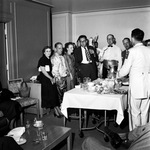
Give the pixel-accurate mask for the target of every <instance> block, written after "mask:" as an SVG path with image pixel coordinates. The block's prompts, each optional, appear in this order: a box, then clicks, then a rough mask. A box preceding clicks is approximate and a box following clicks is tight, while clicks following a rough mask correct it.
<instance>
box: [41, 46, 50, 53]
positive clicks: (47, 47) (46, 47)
mask: <svg viewBox="0 0 150 150" xmlns="http://www.w3.org/2000/svg"><path fill="white" fill-rule="evenodd" d="M46 49H50V50H51V51H52V48H51V47H50V46H45V47H44V48H43V49H42V54H44V53H45V50H46Z"/></svg>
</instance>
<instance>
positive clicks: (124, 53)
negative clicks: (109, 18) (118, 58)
mask: <svg viewBox="0 0 150 150" xmlns="http://www.w3.org/2000/svg"><path fill="white" fill-rule="evenodd" d="M122 43H123V46H124V47H125V50H124V51H122V53H121V55H122V65H123V64H124V61H125V59H126V58H127V57H128V54H129V49H130V48H131V47H132V44H131V41H130V39H129V38H127V37H126V38H124V39H123V40H122Z"/></svg>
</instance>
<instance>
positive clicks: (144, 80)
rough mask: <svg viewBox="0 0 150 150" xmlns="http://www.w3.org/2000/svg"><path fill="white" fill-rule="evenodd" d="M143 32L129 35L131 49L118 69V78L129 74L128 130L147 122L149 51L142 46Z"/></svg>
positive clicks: (149, 79)
mask: <svg viewBox="0 0 150 150" xmlns="http://www.w3.org/2000/svg"><path fill="white" fill-rule="evenodd" d="M143 38H144V32H143V31H142V30H140V29H138V28H137V29H134V30H133V31H132V33H131V41H132V44H133V46H134V47H133V48H131V49H130V52H129V55H128V58H127V59H126V61H125V63H124V65H123V67H122V68H121V69H120V71H119V73H118V76H119V77H123V76H126V75H127V74H128V73H129V130H130V131H132V130H133V129H135V128H136V127H138V126H141V125H145V124H146V123H147V122H148V121H149V106H150V101H149V92H150V91H149V90H150V50H149V48H147V47H146V46H144V45H143V43H142V41H143Z"/></svg>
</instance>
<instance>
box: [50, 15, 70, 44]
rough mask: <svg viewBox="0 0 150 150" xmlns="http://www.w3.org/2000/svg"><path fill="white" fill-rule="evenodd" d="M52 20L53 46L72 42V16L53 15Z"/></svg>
mask: <svg viewBox="0 0 150 150" xmlns="http://www.w3.org/2000/svg"><path fill="white" fill-rule="evenodd" d="M52 20H53V21H52V28H53V30H52V32H53V45H54V44H55V43H56V42H62V43H63V44H64V43H66V42H69V41H72V14H70V13H64V14H59V15H52Z"/></svg>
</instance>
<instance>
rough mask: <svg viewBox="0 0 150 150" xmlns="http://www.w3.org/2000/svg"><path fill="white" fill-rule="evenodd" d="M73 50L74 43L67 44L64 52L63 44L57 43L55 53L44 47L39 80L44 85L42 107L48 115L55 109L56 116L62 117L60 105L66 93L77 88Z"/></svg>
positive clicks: (39, 67) (39, 65)
mask: <svg viewBox="0 0 150 150" xmlns="http://www.w3.org/2000/svg"><path fill="white" fill-rule="evenodd" d="M73 50H74V45H73V43H71V42H68V43H66V45H65V52H64V51H63V44H62V43H60V42H57V43H56V44H55V48H54V51H53V50H52V48H51V47H49V46H46V47H44V48H43V50H42V52H43V56H42V57H41V58H40V59H39V61H38V66H37V67H38V69H39V71H40V74H39V76H38V80H39V81H40V82H41V85H42V88H41V95H42V107H43V108H45V109H46V110H47V112H48V113H49V111H50V110H51V109H54V116H57V117H62V113H61V111H60V105H61V103H62V99H63V94H64V92H65V91H67V90H70V89H72V88H74V86H75V85H74V84H75V81H74V80H75V69H74V66H75V59H74V56H73V55H72V53H73ZM63 53H64V54H63Z"/></svg>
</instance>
